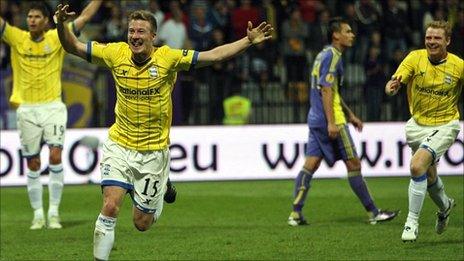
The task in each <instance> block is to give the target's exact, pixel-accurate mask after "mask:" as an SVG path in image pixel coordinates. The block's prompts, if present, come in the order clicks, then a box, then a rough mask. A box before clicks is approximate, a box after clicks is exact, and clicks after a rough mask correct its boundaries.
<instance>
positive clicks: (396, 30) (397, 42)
mask: <svg viewBox="0 0 464 261" xmlns="http://www.w3.org/2000/svg"><path fill="white" fill-rule="evenodd" d="M382 18H383V19H382V28H383V35H384V39H385V49H386V51H385V55H386V56H387V57H391V56H392V54H393V51H394V50H395V49H400V50H401V51H402V52H406V51H407V46H406V36H407V35H410V32H411V31H410V30H409V27H408V21H407V17H406V12H405V11H404V10H401V9H400V8H398V4H397V2H396V0H388V1H387V5H386V8H385V10H384V12H383V17H382Z"/></svg>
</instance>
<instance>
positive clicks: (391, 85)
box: [385, 75, 402, 96]
mask: <svg viewBox="0 0 464 261" xmlns="http://www.w3.org/2000/svg"><path fill="white" fill-rule="evenodd" d="M401 78H402V76H401V75H400V76H398V77H396V76H394V77H392V79H391V80H390V81H388V83H387V86H385V93H386V94H387V95H390V96H392V95H395V94H396V93H397V92H398V90H399V89H400V87H401Z"/></svg>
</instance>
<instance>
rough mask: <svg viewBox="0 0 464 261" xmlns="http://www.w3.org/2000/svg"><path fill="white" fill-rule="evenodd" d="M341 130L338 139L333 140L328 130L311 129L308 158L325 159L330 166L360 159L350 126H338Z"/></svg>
mask: <svg viewBox="0 0 464 261" xmlns="http://www.w3.org/2000/svg"><path fill="white" fill-rule="evenodd" d="M337 127H338V129H339V130H340V132H339V135H338V137H337V138H336V139H334V140H331V139H330V138H329V133H328V132H327V128H326V127H323V128H309V137H308V146H307V147H306V156H314V157H321V158H324V159H325V161H326V162H327V164H329V166H331V167H332V166H333V165H334V164H335V162H336V161H337V160H340V159H343V160H344V161H346V160H350V159H354V158H357V157H358V154H357V153H356V148H355V147H354V144H353V139H352V138H351V134H350V130H349V129H348V125H346V124H341V125H337Z"/></svg>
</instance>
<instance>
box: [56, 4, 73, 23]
mask: <svg viewBox="0 0 464 261" xmlns="http://www.w3.org/2000/svg"><path fill="white" fill-rule="evenodd" d="M68 8H69V5H64V6H63V5H62V4H59V5H58V6H57V7H56V11H55V17H56V19H57V20H58V21H60V22H65V21H66V20H68V19H69V18H70V17H72V16H75V15H76V12H68Z"/></svg>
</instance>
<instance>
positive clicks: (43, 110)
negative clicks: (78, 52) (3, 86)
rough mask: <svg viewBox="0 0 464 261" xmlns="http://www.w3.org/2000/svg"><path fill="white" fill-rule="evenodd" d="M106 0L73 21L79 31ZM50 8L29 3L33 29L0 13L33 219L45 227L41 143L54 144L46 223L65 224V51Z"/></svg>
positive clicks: (34, 225)
mask: <svg viewBox="0 0 464 261" xmlns="http://www.w3.org/2000/svg"><path fill="white" fill-rule="evenodd" d="M100 5H101V1H100V0H98V1H92V2H91V3H90V4H89V5H88V6H87V7H86V8H85V9H84V10H83V11H82V13H81V15H80V16H79V17H77V18H76V19H75V20H74V21H73V22H72V23H69V24H68V25H69V26H70V27H72V28H73V29H74V31H79V30H80V29H82V28H83V27H84V25H85V24H86V23H87V21H89V20H90V19H91V18H92V16H93V15H94V14H95V13H96V11H97V10H98V8H99V7H100ZM48 17H49V11H48V9H47V7H46V6H45V5H44V4H43V3H40V2H31V3H29V11H28V13H27V26H28V28H29V31H25V30H21V29H19V28H17V27H14V26H11V25H9V24H8V23H7V22H5V21H4V20H3V19H2V18H1V17H0V36H1V38H2V40H3V41H5V42H6V43H7V44H8V45H9V46H10V48H11V66H12V69H13V91H12V95H11V97H10V102H11V103H12V104H13V105H15V106H18V105H19V107H18V109H17V123H18V124H17V125H18V130H19V137H20V140H21V147H22V148H21V152H22V155H23V156H24V157H25V158H26V159H27V168H28V173H27V191H28V195H29V200H30V203H31V206H32V208H33V209H34V218H33V220H32V226H31V229H41V228H43V227H44V226H45V224H46V222H45V217H44V210H43V206H42V191H43V189H42V184H41V182H40V165H41V163H40V151H41V147H42V142H45V143H46V144H47V145H48V146H49V148H50V158H49V170H50V176H49V183H48V187H49V196H50V201H49V209H48V220H47V226H48V228H52V229H60V228H61V227H62V226H61V224H60V220H59V213H58V208H59V205H60V201H61V195H62V191H63V166H62V164H61V151H62V147H63V142H64V133H65V130H66V121H67V110H66V106H65V105H64V104H63V102H62V101H61V68H62V67H63V59H64V54H65V51H64V50H63V48H62V46H61V44H60V41H59V40H58V33H57V31H56V29H53V30H48V26H49V21H48V20H49V19H48Z"/></svg>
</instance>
